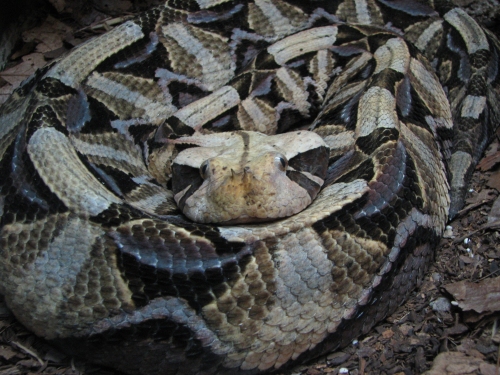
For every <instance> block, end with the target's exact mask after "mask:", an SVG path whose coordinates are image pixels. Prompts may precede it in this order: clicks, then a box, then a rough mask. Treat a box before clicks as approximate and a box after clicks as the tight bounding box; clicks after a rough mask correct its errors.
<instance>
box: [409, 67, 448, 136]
mask: <svg viewBox="0 0 500 375" xmlns="http://www.w3.org/2000/svg"><path fill="white" fill-rule="evenodd" d="M409 77H410V82H411V84H412V86H413V88H414V89H415V91H417V92H418V94H419V96H420V98H421V99H422V100H423V101H424V103H425V104H426V106H427V107H428V108H429V110H430V111H431V113H432V114H433V115H434V116H436V117H442V118H443V119H445V120H447V121H450V122H451V110H450V106H449V104H448V99H447V97H446V94H445V92H444V90H443V87H442V86H441V84H440V83H439V81H438V79H437V77H436V76H435V75H434V74H433V73H431V72H429V71H428V70H427V69H426V68H425V66H424V65H423V64H422V63H421V62H420V61H418V60H416V59H414V58H412V59H411V61H410V74H409ZM450 127H453V125H452V124H450Z"/></svg>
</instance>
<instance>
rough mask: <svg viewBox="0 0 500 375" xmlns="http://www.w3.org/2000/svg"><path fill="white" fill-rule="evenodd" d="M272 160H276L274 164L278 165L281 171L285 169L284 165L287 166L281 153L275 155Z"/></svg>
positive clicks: (286, 161)
mask: <svg viewBox="0 0 500 375" xmlns="http://www.w3.org/2000/svg"><path fill="white" fill-rule="evenodd" d="M274 160H275V161H276V164H277V165H278V168H279V169H280V170H281V171H285V170H286V167H287V166H288V160H286V158H285V157H284V156H283V155H276V157H275V158H274Z"/></svg>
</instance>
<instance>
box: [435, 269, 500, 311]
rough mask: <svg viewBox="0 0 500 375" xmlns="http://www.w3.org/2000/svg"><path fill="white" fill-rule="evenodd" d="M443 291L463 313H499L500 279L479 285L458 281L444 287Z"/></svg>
mask: <svg viewBox="0 0 500 375" xmlns="http://www.w3.org/2000/svg"><path fill="white" fill-rule="evenodd" d="M445 289H446V290H447V291H448V293H450V294H452V295H453V297H454V298H455V300H456V301H457V302H458V306H459V307H460V308H461V309H462V310H464V311H469V310H474V311H476V312H478V313H482V312H494V311H500V277H495V278H491V279H485V280H483V281H481V282H479V283H471V282H467V281H460V282H458V283H453V284H448V285H445Z"/></svg>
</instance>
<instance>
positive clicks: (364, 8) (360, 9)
mask: <svg viewBox="0 0 500 375" xmlns="http://www.w3.org/2000/svg"><path fill="white" fill-rule="evenodd" d="M354 4H355V6H356V18H357V19H358V22H359V23H360V24H362V25H370V24H371V23H372V19H371V16H370V11H369V10H368V4H367V2H366V0H354Z"/></svg>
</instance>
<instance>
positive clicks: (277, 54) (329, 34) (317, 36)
mask: <svg viewBox="0 0 500 375" xmlns="http://www.w3.org/2000/svg"><path fill="white" fill-rule="evenodd" d="M337 32H338V28H337V26H324V27H318V28H314V29H311V30H306V31H301V32H299V33H297V34H295V35H292V36H289V37H287V38H285V39H282V40H280V41H279V42H276V43H274V44H272V45H271V46H269V47H268V48H267V51H268V52H269V53H270V54H271V55H273V56H274V59H275V60H276V62H277V63H278V64H280V65H283V64H285V63H286V62H287V61H289V60H291V59H293V58H295V57H297V56H301V55H304V54H306V53H309V52H314V51H319V50H322V49H326V48H329V47H331V46H332V45H333V44H334V43H335V41H336V37H337Z"/></svg>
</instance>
